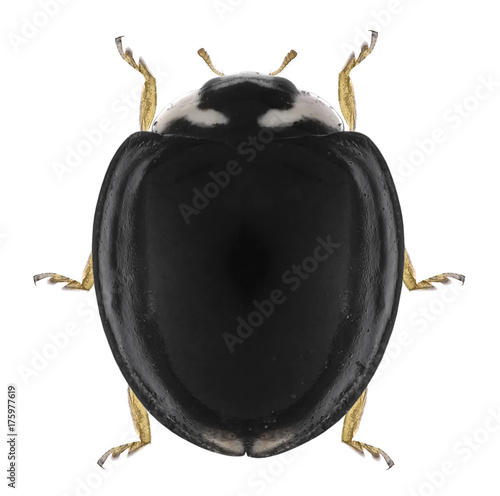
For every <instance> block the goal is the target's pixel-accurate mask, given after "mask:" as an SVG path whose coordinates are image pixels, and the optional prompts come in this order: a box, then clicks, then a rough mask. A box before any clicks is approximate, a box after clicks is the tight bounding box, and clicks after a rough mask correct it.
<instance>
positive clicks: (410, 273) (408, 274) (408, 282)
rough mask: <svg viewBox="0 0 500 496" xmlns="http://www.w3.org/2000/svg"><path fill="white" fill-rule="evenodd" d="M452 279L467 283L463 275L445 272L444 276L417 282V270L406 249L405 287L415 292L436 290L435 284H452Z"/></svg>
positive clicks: (440, 275)
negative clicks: (417, 290) (418, 290)
mask: <svg viewBox="0 0 500 496" xmlns="http://www.w3.org/2000/svg"><path fill="white" fill-rule="evenodd" d="M450 277H452V278H453V279H458V280H459V281H461V282H462V284H463V283H464V281H465V276H463V275H462V274H455V273H454V272H444V273H443V274H439V275H437V276H434V277H429V278H428V279H424V280H423V281H420V282H417V278H416V273H415V269H414V268H413V264H412V263H411V260H410V256H409V255H408V252H407V251H406V249H405V266H404V272H403V282H404V283H405V286H406V287H407V288H408V289H409V290H410V291H413V290H415V289H435V286H433V285H432V283H433V282H441V283H443V284H446V283H449V282H450Z"/></svg>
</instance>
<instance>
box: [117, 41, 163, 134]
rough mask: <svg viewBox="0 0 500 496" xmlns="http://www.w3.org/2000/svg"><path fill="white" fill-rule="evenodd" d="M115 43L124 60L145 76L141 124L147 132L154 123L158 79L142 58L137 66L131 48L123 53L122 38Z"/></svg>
mask: <svg viewBox="0 0 500 496" xmlns="http://www.w3.org/2000/svg"><path fill="white" fill-rule="evenodd" d="M115 43H116V48H118V52H119V53H120V55H121V56H122V58H123V60H125V61H126V62H128V63H129V64H130V65H131V66H132V67H133V68H134V69H135V70H136V71H139V72H140V73H141V74H142V75H143V76H144V86H143V87H142V94H141V112H140V116H139V122H140V125H141V131H147V130H148V129H149V127H150V126H151V123H152V122H153V119H154V117H155V112H156V79H155V78H154V77H153V75H152V74H151V73H150V72H149V69H148V68H147V67H146V64H145V63H144V61H143V60H142V59H141V58H139V63H138V64H137V62H136V61H135V60H134V57H133V55H132V51H131V50H130V48H127V49H126V50H125V51H123V47H122V36H119V37H118V38H115Z"/></svg>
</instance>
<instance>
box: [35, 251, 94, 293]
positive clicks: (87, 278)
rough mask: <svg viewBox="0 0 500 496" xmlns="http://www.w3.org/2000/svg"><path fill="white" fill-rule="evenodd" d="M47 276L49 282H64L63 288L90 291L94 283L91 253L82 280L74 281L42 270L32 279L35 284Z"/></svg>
mask: <svg viewBox="0 0 500 496" xmlns="http://www.w3.org/2000/svg"><path fill="white" fill-rule="evenodd" d="M47 277H48V278H49V281H48V282H49V283H51V284H56V283H58V282H65V283H66V285H65V286H64V289H83V290H85V291H90V289H91V288H92V286H93V285H94V272H93V270H92V253H91V254H90V256H89V259H88V260H87V263H86V264H85V268H84V269H83V276H82V282H79V281H75V279H70V278H69V277H66V276H61V275H59V274H56V273H54V272H44V273H43V274H37V275H36V276H33V281H35V284H36V283H37V282H38V281H40V280H41V279H46V278H47Z"/></svg>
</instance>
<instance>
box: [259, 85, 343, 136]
mask: <svg viewBox="0 0 500 496" xmlns="http://www.w3.org/2000/svg"><path fill="white" fill-rule="evenodd" d="M303 119H312V120H316V121H319V122H321V123H323V124H326V125H327V126H330V127H332V128H334V129H337V130H338V131H343V130H344V124H343V122H342V119H341V118H340V116H339V114H338V113H337V112H336V111H335V109H334V108H333V107H332V106H331V105H329V104H328V103H327V102H326V101H325V100H323V99H322V98H320V97H319V96H317V95H315V94H313V93H309V92H307V91H301V92H300V94H298V95H297V97H296V98H295V100H294V102H293V106H292V107H291V108H289V109H285V110H281V109H270V110H268V111H267V112H266V113H265V114H262V115H261V116H259V118H258V119H257V122H258V124H259V126H261V127H270V128H276V127H286V126H291V125H292V124H294V123H295V122H299V121H301V120H303Z"/></svg>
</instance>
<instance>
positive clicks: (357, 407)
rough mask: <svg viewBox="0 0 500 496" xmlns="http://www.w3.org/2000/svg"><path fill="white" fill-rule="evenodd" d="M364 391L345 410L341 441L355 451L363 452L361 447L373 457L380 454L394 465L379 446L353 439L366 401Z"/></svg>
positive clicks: (388, 463)
mask: <svg viewBox="0 0 500 496" xmlns="http://www.w3.org/2000/svg"><path fill="white" fill-rule="evenodd" d="M366 391H367V389H365V390H364V391H363V394H362V395H361V396H360V397H359V398H358V400H357V401H356V403H354V405H353V407H352V408H351V409H350V410H349V411H348V412H347V414H346V416H345V417H344V426H343V427H342V442H343V443H346V444H348V445H349V446H351V447H352V448H354V449H355V450H356V451H359V452H360V453H363V449H365V450H366V451H368V453H370V454H371V455H372V456H373V457H374V458H379V457H380V455H382V456H383V458H384V460H385V461H386V462H387V465H389V468H391V467H392V466H393V465H394V462H393V461H392V459H391V457H390V456H389V455H388V454H387V453H386V452H385V451H382V450H381V449H380V448H376V447H375V446H372V445H370V444H366V443H362V442H360V441H355V440H354V439H353V437H354V434H356V432H357V431H358V428H359V423H360V422H361V417H362V415H363V410H364V408H365V403H366Z"/></svg>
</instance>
